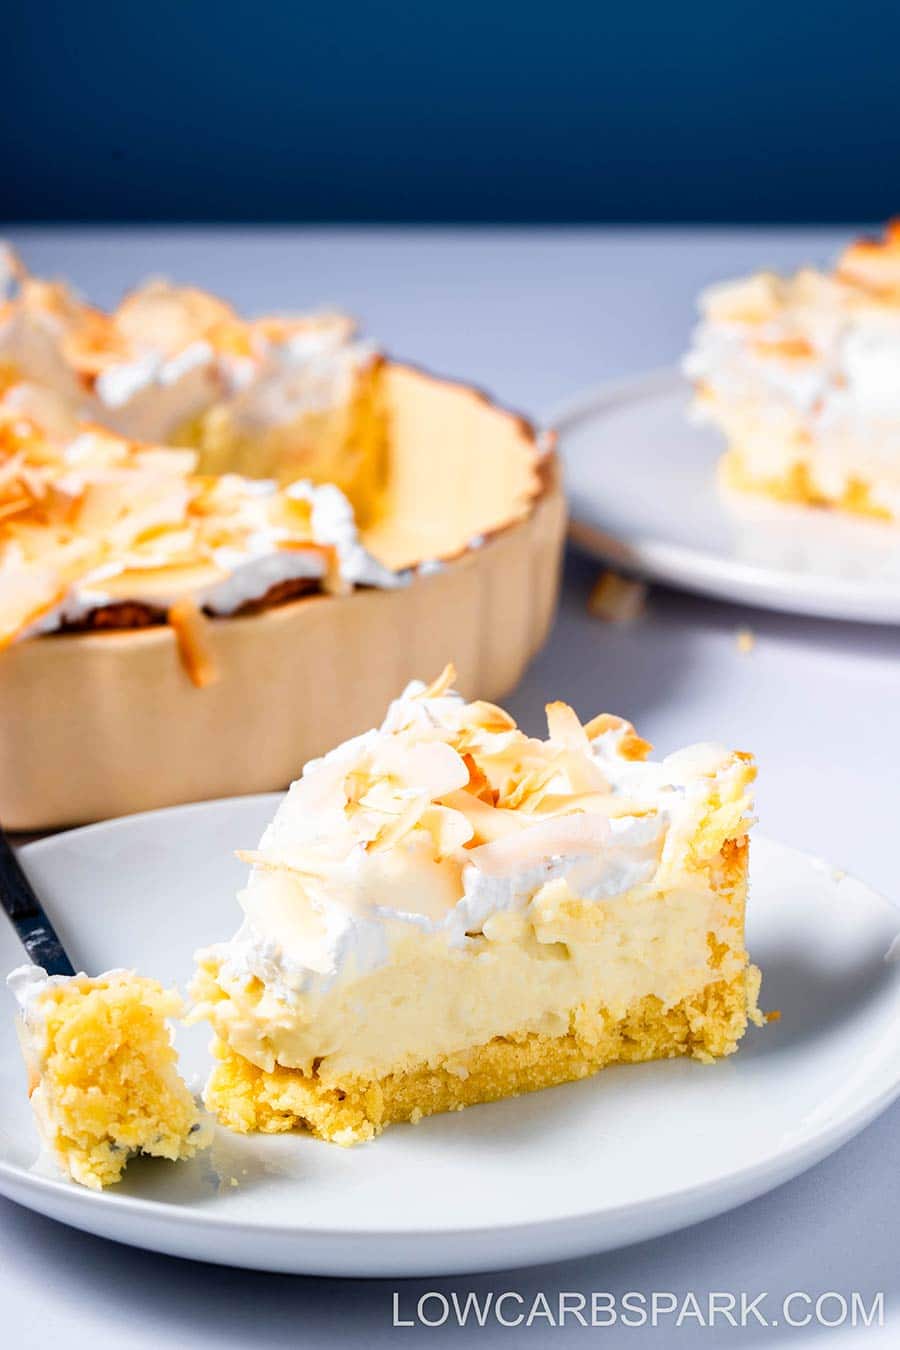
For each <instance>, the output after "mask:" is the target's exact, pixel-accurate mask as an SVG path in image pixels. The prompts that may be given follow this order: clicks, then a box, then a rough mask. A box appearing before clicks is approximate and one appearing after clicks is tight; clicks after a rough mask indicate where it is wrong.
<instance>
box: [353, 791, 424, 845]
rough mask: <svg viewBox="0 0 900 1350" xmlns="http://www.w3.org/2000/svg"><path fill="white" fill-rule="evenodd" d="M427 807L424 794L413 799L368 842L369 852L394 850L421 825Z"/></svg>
mask: <svg viewBox="0 0 900 1350" xmlns="http://www.w3.org/2000/svg"><path fill="white" fill-rule="evenodd" d="M427 806H428V798H427V797H426V796H425V795H424V794H422V795H421V796H418V797H415V798H413V799H412V801H410V802H408V803H407V804H406V806H404V808H403V810H402V811H400V813H399V814H398V815H396V816H394V818H393V819H392V820H389V821H388V822H387V824H385V825H383V826H382V827H381V828H380V829H379V830H378V832H377V833H376V835H375V837H374V838H373V839H370V840H369V841H368V843H367V844H366V849H367V851H369V852H381V851H382V850H385V849H389V848H393V847H394V846H395V845H396V844H398V843H399V842H400V840H401V839H402V838H403V837H404V835H407V834H409V832H410V830H412V829H413V828H414V827H415V826H416V825H417V824H418V823H419V820H420V819H421V817H422V815H423V813H424V811H425V809H426V807H427Z"/></svg>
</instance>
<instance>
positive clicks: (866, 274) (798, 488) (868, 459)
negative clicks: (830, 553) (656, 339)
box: [684, 221, 900, 520]
mask: <svg viewBox="0 0 900 1350" xmlns="http://www.w3.org/2000/svg"><path fill="white" fill-rule="evenodd" d="M700 303H701V311H702V321H701V323H700V325H699V327H698V329H697V332H696V334H695V337H694V344H693V349H692V351H691V352H690V353H689V355H688V356H687V358H686V359H685V363H684V368H685V373H686V374H687V375H688V376H689V378H690V379H691V380H693V382H694V387H695V390H696V398H695V404H694V407H695V412H696V414H697V416H698V418H699V419H700V420H701V421H704V422H708V423H710V424H711V425H713V426H715V427H716V428H718V429H719V430H720V431H721V432H722V433H723V434H724V436H725V438H726V440H727V442H728V450H727V453H726V454H725V456H724V458H723V460H722V463H721V476H722V478H723V481H724V482H725V483H726V485H727V486H729V487H731V488H734V489H737V490H738V491H745V492H756V493H762V494H765V495H766V496H769V497H773V498H776V499H778V500H782V501H792V502H801V503H806V504H810V505H814V506H826V507H833V508H837V509H839V510H843V511H849V512H854V513H857V514H863V515H869V516H876V517H881V518H886V519H893V520H897V519H900V221H893V222H892V223H891V224H890V225H888V227H887V230H886V232H885V236H884V238H883V239H880V240H874V239H860V240H857V241H856V242H855V243H853V244H851V245H850V247H849V248H847V249H846V250H845V251H844V253H843V254H842V255H841V257H840V258H839V259H838V261H837V264H836V265H835V267H834V268H833V270H830V271H827V272H823V271H818V270H815V269H813V268H804V269H802V270H800V271H799V272H797V273H796V274H795V275H794V276H791V277H786V278H785V277H779V276H776V275H774V274H773V273H771V272H760V273H757V274H756V275H755V276H751V277H748V278H746V279H743V280H740V281H734V282H727V283H724V284H722V285H717V286H713V287H711V288H710V289H709V290H707V291H706V292H705V293H704V294H703V296H702V297H701V302H700Z"/></svg>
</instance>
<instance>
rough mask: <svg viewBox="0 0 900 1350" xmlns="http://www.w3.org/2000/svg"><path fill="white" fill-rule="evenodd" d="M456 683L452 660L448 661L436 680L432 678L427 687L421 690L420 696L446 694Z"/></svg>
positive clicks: (437, 696) (430, 696)
mask: <svg viewBox="0 0 900 1350" xmlns="http://www.w3.org/2000/svg"><path fill="white" fill-rule="evenodd" d="M455 683H456V667H455V666H454V665H453V664H452V662H448V663H447V665H446V666H444V669H443V670H442V671H441V673H440V675H439V676H438V677H437V679H436V680H432V682H431V684H429V685H428V686H427V688H425V689H423V690H422V693H421V694H420V695H419V697H420V698H440V697H441V696H442V695H443V694H446V692H447V690H448V689H451V688H452V687H453V685H454V684H455Z"/></svg>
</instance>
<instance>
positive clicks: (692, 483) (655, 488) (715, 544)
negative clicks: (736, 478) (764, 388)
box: [548, 370, 900, 623]
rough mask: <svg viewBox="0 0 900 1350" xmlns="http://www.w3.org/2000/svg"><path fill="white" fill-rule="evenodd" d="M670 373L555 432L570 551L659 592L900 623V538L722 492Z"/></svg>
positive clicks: (594, 399) (613, 395)
mask: <svg viewBox="0 0 900 1350" xmlns="http://www.w3.org/2000/svg"><path fill="white" fill-rule="evenodd" d="M689 402H690V389H689V387H688V385H687V383H686V382H685V381H684V380H683V379H682V377H681V376H680V375H679V374H678V373H677V372H676V371H672V370H666V371H660V372H657V373H656V374H653V375H647V376H645V377H643V378H642V379H640V380H635V381H632V382H629V383H627V384H620V385H614V386H609V385H607V386H605V387H601V388H599V389H596V390H594V391H593V392H589V393H587V394H585V395H584V396H582V397H581V398H579V399H578V400H576V401H574V402H572V403H570V404H568V405H567V406H565V407H562V408H560V409H558V410H557V411H556V414H555V416H551V417H550V418H549V419H548V420H549V421H552V422H553V423H555V425H556V426H557V427H558V428H559V430H560V448H561V451H562V456H563V461H564V465H565V474H566V483H567V487H568V491H569V499H570V504H571V513H572V527H571V532H572V535H573V537H574V538H575V540H576V541H577V542H578V543H579V544H581V545H583V546H584V547H586V548H587V549H589V550H590V551H591V552H593V553H596V554H597V555H598V556H600V557H602V558H604V559H609V560H610V561H612V562H613V563H615V564H617V565H619V566H622V567H625V568H628V569H630V570H631V571H633V572H636V573H638V574H639V575H641V576H645V577H647V578H649V579H650V580H653V581H663V582H667V583H669V584H671V585H673V586H680V587H683V588H684V589H685V590H689V591H697V592H699V593H700V594H704V595H714V596H718V597H720V598H722V599H726V600H736V601H740V602H741V603H744V604H751V605H761V606H763V607H765V608H768V609H778V610H787V611H789V612H791V613H797V614H816V615H821V616H824V617H826V618H832V619H862V620H868V621H870V622H874V623H900V528H897V527H895V526H893V525H889V524H884V523H881V522H878V521H869V520H861V519H854V518H850V517H845V516H841V515H839V514H837V513H833V512H828V511H821V510H815V509H814V508H810V507H801V506H788V505H782V504H779V503H777V502H771V501H767V500H766V499H765V498H763V497H759V498H757V497H750V496H749V495H747V494H736V493H733V492H729V493H726V492H723V491H722V490H721V489H720V488H719V487H718V486H717V483H716V475H715V466H716V462H717V460H718V458H719V456H720V454H721V452H722V448H723V443H722V439H721V437H720V436H719V435H718V434H717V433H716V432H715V431H712V430H710V429H708V428H704V427H698V426H697V425H695V424H694V423H692V422H691V421H690V420H689V419H688V416H687V411H688V404H689Z"/></svg>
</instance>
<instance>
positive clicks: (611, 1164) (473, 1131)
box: [0, 797, 900, 1276]
mask: <svg viewBox="0 0 900 1350" xmlns="http://www.w3.org/2000/svg"><path fill="white" fill-rule="evenodd" d="M275 801H276V799H275V798H272V797H248V798H239V799H235V800H231V801H222V802H212V803H205V804H202V805H198V806H187V807H178V808H175V809H173V810H169V811H158V812H152V813H150V814H147V815H143V816H132V817H129V818H126V819H123V820H119V821H111V822H108V823H106V824H101V825H94V826H90V827H88V828H86V829H82V830H75V831H72V832H71V833H69V834H64V835H58V836H56V837H55V838H52V839H48V840H45V841H43V842H40V843H37V844H32V845H30V846H29V847H28V848H27V849H25V850H24V853H23V857H24V861H25V865H26V867H27V869H28V871H29V873H30V874H31V876H32V878H33V880H34V882H35V884H36V886H37V888H38V890H39V892H40V893H41V894H42V895H43V896H45V897H46V899H47V905H48V909H49V910H50V912H51V914H52V915H53V916H54V917H55V919H56V920H57V921H58V923H59V927H60V929H61V932H62V935H63V938H64V940H65V941H66V942H67V943H68V944H69V946H70V949H71V952H72V954H73V956H74V958H75V961H76V963H77V964H79V965H81V966H84V967H85V968H86V969H87V970H88V971H94V972H96V971H99V970H102V969H105V968H108V967H110V966H116V965H126V966H128V965H132V964H133V965H136V966H139V967H140V968H141V969H142V970H143V971H145V972H146V973H147V974H150V975H155V976H158V977H159V978H160V979H162V980H165V981H172V980H177V981H180V982H182V983H183V982H184V981H185V980H186V978H187V976H188V974H189V971H190V967H191V953H192V951H193V949H194V948H195V947H196V946H198V945H200V944H202V943H205V942H207V941H209V940H210V939H214V938H219V937H222V936H227V935H228V934H229V933H230V932H231V930H232V929H233V928H234V927H235V926H236V921H237V907H236V904H235V901H234V893H235V889H236V888H237V887H238V886H239V885H240V883H241V881H242V878H243V875H244V871H245V869H244V867H243V866H242V865H241V864H239V863H238V862H237V861H236V860H235V859H234V858H233V857H232V856H231V853H230V850H231V849H232V848H233V847H235V846H237V845H249V846H254V845H255V844H256V842H257V839H258V836H259V834H260V831H261V828H262V826H263V824H264V822H265V821H266V820H267V819H268V818H269V817H270V815H271V813H272V810H273V807H274V804H275ZM750 913H751V921H750V942H751V946H752V951H753V955H754V957H755V959H756V960H757V961H759V963H760V964H761V965H762V967H763V969H764V971H765V979H764V983H763V1003H764V1006H765V1007H767V1008H773V1007H774V1008H779V1009H780V1010H781V1013H782V1018H781V1021H779V1022H775V1023H772V1024H770V1025H769V1026H768V1027H766V1028H765V1029H764V1030H762V1031H756V1030H753V1031H751V1032H750V1033H749V1035H748V1036H747V1039H746V1040H745V1041H744V1043H743V1046H742V1048H741V1049H740V1051H739V1052H738V1053H737V1054H736V1055H735V1056H734V1057H732V1058H731V1059H729V1060H725V1061H722V1062H720V1063H718V1064H716V1065H712V1066H710V1065H703V1064H698V1063H693V1062H685V1061H670V1062H667V1063H660V1064H649V1065H642V1066H640V1067H636V1068H630V1067H629V1068H615V1069H608V1070H606V1071H605V1072H604V1073H601V1074H599V1075H598V1076H597V1077H596V1078H594V1079H591V1080H589V1081H586V1082H582V1083H576V1084H571V1085H568V1086H565V1087H560V1088H554V1089H552V1090H550V1091H546V1092H543V1093H538V1094H535V1095H534V1096H531V1097H525V1098H520V1099H519V1100H517V1101H508V1102H501V1103H498V1104H496V1105H493V1106H478V1107H473V1108H471V1109H470V1110H468V1111H465V1112H463V1113H462V1114H452V1115H449V1116H441V1117H435V1118H433V1119H431V1120H427V1121H423V1122H422V1123H421V1124H420V1125H418V1126H397V1127H394V1128H393V1129H391V1130H389V1131H388V1132H387V1133H386V1134H385V1135H384V1136H383V1137H382V1138H381V1139H379V1140H376V1141H375V1142H374V1143H371V1144H366V1145H364V1146H362V1147H358V1148H356V1149H349V1150H348V1149H340V1148H337V1147H335V1146H333V1145H330V1144H325V1143H321V1142H318V1141H316V1140H314V1139H311V1138H307V1137H303V1136H281V1137H276V1138H264V1137H261V1136H260V1137H238V1136H233V1135H228V1134H227V1133H225V1132H224V1131H219V1132H218V1135H217V1139H216V1143H215V1146H214V1149H213V1151H212V1154H211V1155H207V1156H206V1157H203V1158H199V1159H195V1160H193V1161H192V1162H190V1163H188V1164H178V1165H173V1164H171V1163H166V1162H161V1161H154V1160H149V1159H146V1160H140V1161H138V1162H136V1163H133V1164H132V1166H131V1167H130V1168H129V1171H128V1174H127V1179H126V1181H125V1182H124V1183H123V1184H122V1185H121V1186H118V1187H116V1188H114V1189H113V1190H111V1191H109V1192H107V1193H105V1194H102V1195H97V1194H94V1193H93V1192H90V1191H86V1190H84V1189H82V1188H80V1187H78V1186H76V1185H73V1184H70V1183H68V1182H65V1181H62V1180H59V1179H57V1178H56V1177H55V1176H54V1175H53V1173H52V1171H51V1170H48V1166H47V1164H46V1163H41V1162H37V1163H36V1155H37V1148H36V1144H35V1135H34V1129H33V1126H32V1121H31V1116H30V1112H29V1108H28V1105H27V1102H26V1098H25V1091H24V1072H23V1069H22V1066H21V1063H20V1062H19V1056H18V1051H17V1048H16V1044H15V1036H14V1032H13V1019H12V1016H11V1013H12V1008H11V1007H9V1008H8V1009H7V1010H6V1011H7V1014H8V1015H7V1016H4V1017H3V1018H2V1019H0V1040H2V1045H0V1064H2V1069H0V1075H2V1077H0V1191H2V1192H3V1193H4V1194H6V1195H8V1196H10V1197H11V1198H12V1199H14V1200H17V1201H19V1202H20V1203H21V1204H24V1205H27V1206H29V1207H30V1208H32V1209H36V1210H38V1211H39V1212H41V1213H43V1214H49V1215H51V1216H52V1217H54V1218H56V1219H61V1220H62V1221H63V1222H65V1223H69V1224H72V1225H74V1226H75V1227H77V1228H82V1229H86V1230H87V1231H88V1232H91V1233H98V1234H101V1235H103V1236H105V1237H110V1238H114V1239H116V1240H118V1241H121V1242H126V1243H130V1244H132V1245H134V1246H138V1247H147V1248H151V1249H153V1250H156V1251H161V1252H168V1253H172V1254H174V1255H178V1256H189V1257H195V1258H198V1259H200V1260H204V1261H218V1262H223V1263H227V1264H232V1265H240V1266H250V1267H255V1268H260V1269H265V1270H275V1271H291V1272H310V1273H315V1274H326V1275H395V1276H404V1275H418V1274H434V1275H437V1274H447V1273H461V1272H467V1271H478V1270H490V1269H497V1268H503V1267H510V1266H515V1265H517V1264H519V1265H521V1264H526V1263H529V1262H537V1261H550V1260H554V1259H557V1258H564V1257H570V1256H575V1255H580V1254H583V1253H586V1252H589V1251H600V1250H603V1249H609V1248H613V1247H617V1246H620V1245H622V1244H625V1243H628V1242H634V1241H636V1240H639V1239H643V1238H647V1237H651V1236H654V1235H656V1234H660V1233H664V1232H667V1231H671V1230H672V1229H675V1228H679V1227H682V1226H684V1225H686V1224H690V1223H693V1222H695V1221H696V1220H699V1219H704V1218H707V1217H709V1216H711V1215H713V1214H717V1213H721V1212H722V1211H724V1210H726V1209H729V1208H731V1207H733V1206H734V1205H738V1204H740V1203H741V1202H742V1201H744V1200H748V1199H750V1198H751V1197H753V1196H756V1195H759V1194H761V1193H762V1192H764V1191H767V1190H769V1189H770V1188H771V1187H773V1186H777V1185H778V1184H779V1183H780V1182H782V1181H785V1180H787V1179H788V1178H789V1177H792V1176H794V1175H796V1174H797V1173H798V1172H800V1171H802V1170H803V1169H804V1168H806V1167H809V1166H811V1164H813V1163H815V1162H816V1161H818V1160H819V1159H820V1158H822V1157H824V1156H825V1155H826V1154H827V1153H829V1152H831V1151H832V1150H833V1149H835V1148H837V1147H838V1145H839V1144H841V1143H843V1142H844V1141H845V1140H846V1139H849V1138H850V1137H851V1135H853V1134H855V1133H856V1132H857V1131H858V1130H860V1129H861V1128H862V1127H863V1126H864V1125H865V1124H866V1123H867V1122H868V1121H870V1120H871V1119H872V1118H873V1117H874V1116H875V1115H876V1114H877V1113H878V1112H880V1111H882V1110H883V1109H884V1108H885V1107H886V1106H887V1105H888V1104H889V1103H890V1102H891V1101H892V1100H893V1098H894V1097H895V1096H896V1095H897V1093H898V1091H900V966H898V965H897V964H895V963H894V962H886V961H885V959H884V958H885V955H886V953H887V951H888V949H889V947H890V945H891V943H892V941H893V939H894V936H895V934H896V933H897V931H898V929H900V913H898V911H896V910H895V909H893V908H892V907H891V906H890V905H889V904H888V903H887V902H886V901H885V900H882V899H881V898H880V897H879V896H877V895H875V894H873V892H872V891H870V890H868V889H867V888H866V887H865V886H863V885H861V884H860V883H859V882H856V881H852V880H850V879H845V878H840V877H838V876H837V874H835V873H834V872H833V871H832V870H831V869H829V868H828V867H826V866H825V865H824V864H821V863H818V862H815V861H814V860H812V859H810V858H807V857H804V856H802V855H800V854H798V853H795V852H793V851H791V850H790V849H786V848H783V847H781V846H779V845H777V844H773V843H770V842H767V841H766V840H762V839H758V840H756V841H755V844H754V858H753V896H752V901H751V907H750ZM0 923H2V921H0ZM20 959H21V958H20V953H19V951H18V949H17V944H16V942H15V939H14V937H13V934H12V930H11V928H10V927H9V925H7V924H5V923H2V927H0V964H2V966H3V968H5V969H8V968H9V967H11V966H13V965H15V964H17V963H19V961H20ZM207 1038H208V1037H207V1033H206V1031H205V1030H204V1029H203V1028H194V1029H192V1031H190V1032H189V1033H187V1034H186V1035H182V1034H181V1033H179V1043H180V1045H181V1048H182V1054H183V1060H184V1062H185V1065H186V1068H187V1069H188V1071H189V1072H191V1073H197V1074H199V1073H200V1072H201V1071H202V1070H203V1067H204V1065H205V1062H206V1054H205V1043H206V1040H207ZM232 1177H233V1178H235V1180H236V1181H237V1183H238V1184H237V1185H232V1184H231V1179H232Z"/></svg>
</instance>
